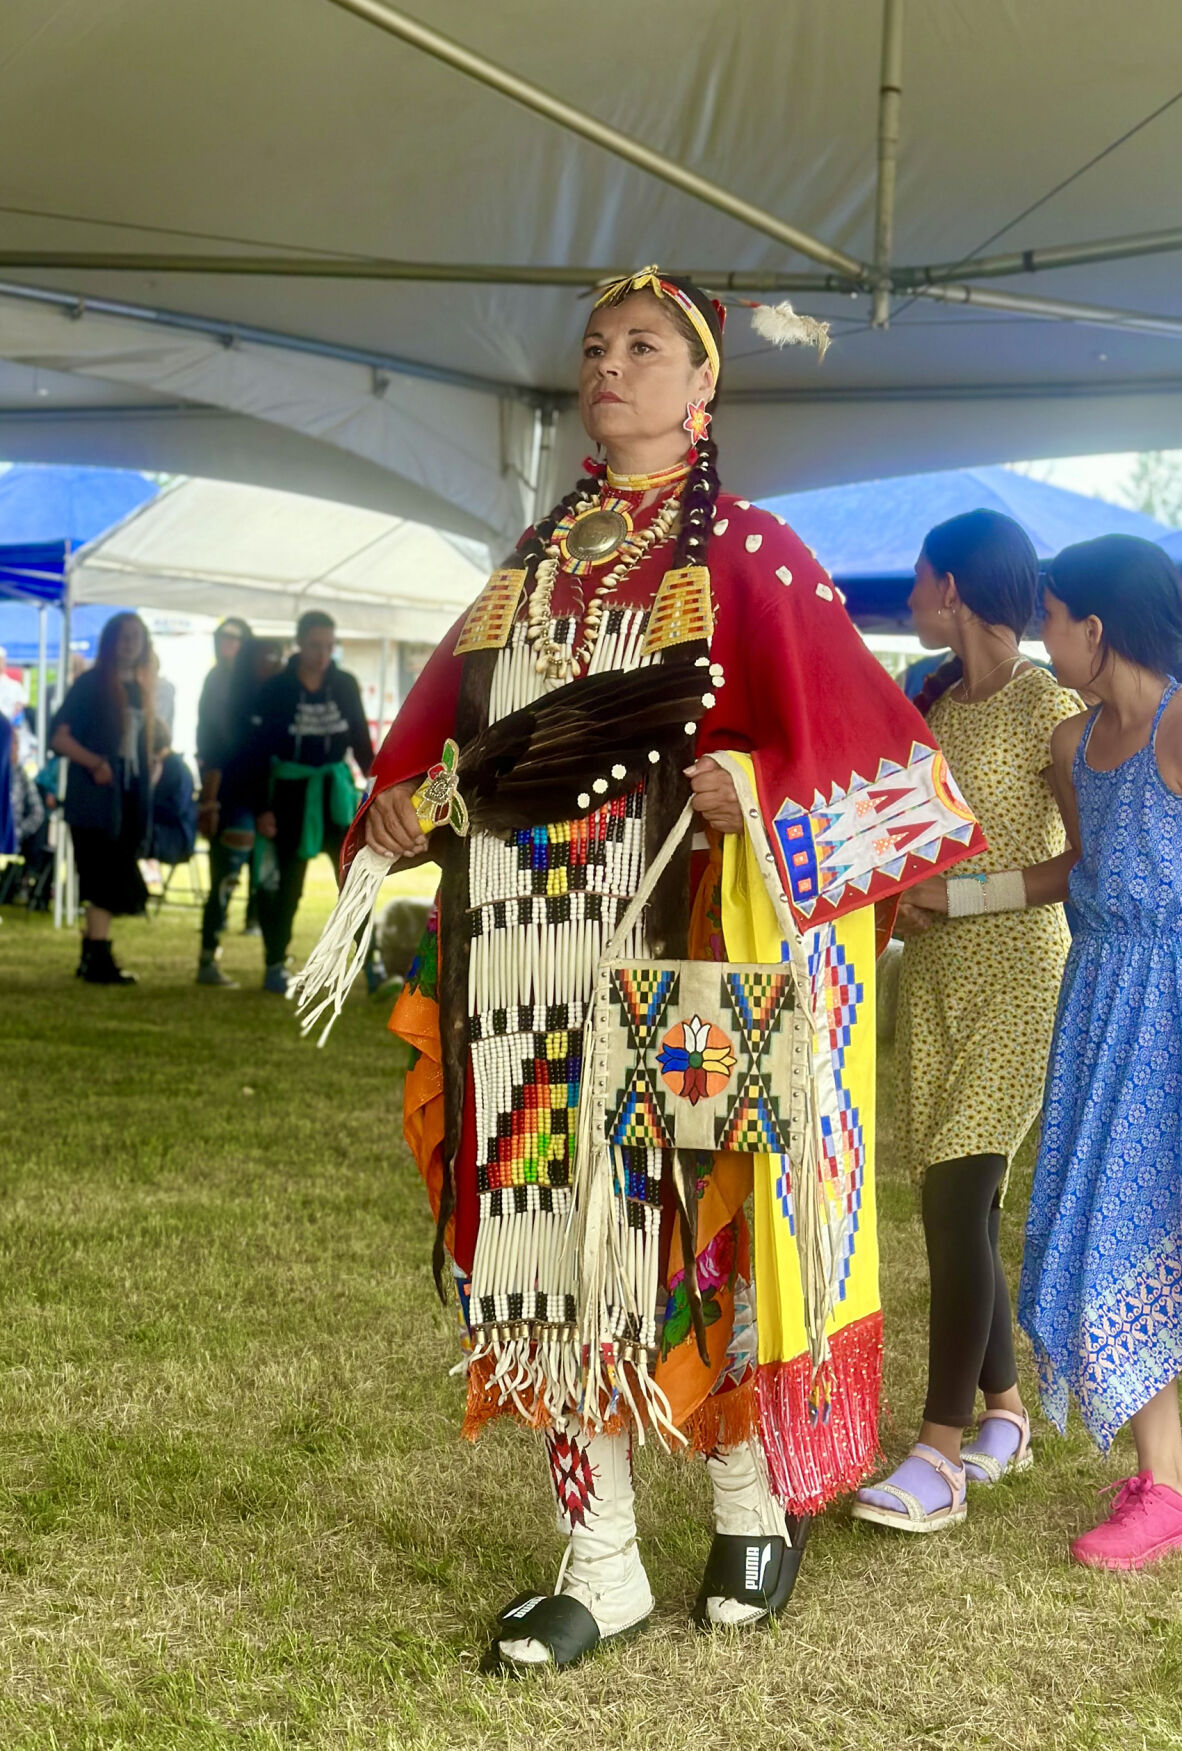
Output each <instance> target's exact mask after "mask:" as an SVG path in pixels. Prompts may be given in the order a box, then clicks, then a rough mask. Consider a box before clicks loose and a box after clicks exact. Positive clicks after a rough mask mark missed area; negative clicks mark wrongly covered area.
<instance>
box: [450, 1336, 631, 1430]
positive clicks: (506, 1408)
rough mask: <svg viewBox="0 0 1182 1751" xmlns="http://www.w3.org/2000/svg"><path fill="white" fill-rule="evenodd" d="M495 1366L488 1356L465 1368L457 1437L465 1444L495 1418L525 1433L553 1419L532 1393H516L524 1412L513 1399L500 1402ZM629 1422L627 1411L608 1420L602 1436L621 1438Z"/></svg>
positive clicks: (548, 1426) (550, 1423)
mask: <svg viewBox="0 0 1182 1751" xmlns="http://www.w3.org/2000/svg"><path fill="white" fill-rule="evenodd" d="M495 1369H496V1362H495V1361H494V1360H493V1358H492V1357H491V1356H481V1357H480V1358H479V1359H478V1360H476V1361H473V1362H470V1363H469V1364H468V1402H467V1406H466V1408H465V1411H464V1421H463V1423H462V1425H461V1427H460V1434H461V1435H462V1436H463V1437H464V1439H465V1441H475V1439H476V1437H477V1436H478V1435H479V1434H480V1432H481V1430H482V1429H486V1428H487V1427H488V1425H489V1424H490V1423H493V1422H495V1421H496V1420H497V1418H498V1417H515V1418H516V1420H517V1421H518V1422H519V1423H521V1424H523V1425H524V1427H525V1428H527V1429H549V1428H550V1427H551V1426H552V1425H553V1422H554V1418H553V1417H552V1416H551V1414H550V1412H549V1411H548V1410H547V1409H546V1407H545V1405H543V1404H539V1402H538V1399H537V1396H536V1394H535V1393H533V1392H532V1391H530V1392H524V1393H518V1395H517V1396H518V1398H520V1399H521V1401H522V1404H523V1405H524V1407H525V1409H524V1410H522V1408H521V1405H519V1404H517V1402H516V1401H515V1400H514V1399H511V1398H505V1399H502V1398H501V1396H500V1393H499V1392H498V1390H497V1388H496V1387H495V1386H494V1385H493V1374H494V1372H495ZM631 1421H632V1418H631V1415H630V1413H629V1412H628V1411H624V1412H623V1414H617V1415H616V1416H614V1417H609V1418H608V1419H607V1421H606V1422H605V1423H604V1425H603V1433H604V1434H605V1435H622V1434H623V1432H624V1430H625V1429H626V1428H627V1427H628V1425H629V1423H630V1422H631Z"/></svg>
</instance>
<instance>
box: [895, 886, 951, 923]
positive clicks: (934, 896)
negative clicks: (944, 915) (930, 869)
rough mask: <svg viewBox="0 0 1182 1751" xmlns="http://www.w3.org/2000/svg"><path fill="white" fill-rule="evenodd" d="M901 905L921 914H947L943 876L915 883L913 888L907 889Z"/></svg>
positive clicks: (946, 896) (946, 898)
mask: <svg viewBox="0 0 1182 1751" xmlns="http://www.w3.org/2000/svg"><path fill="white" fill-rule="evenodd" d="M902 903H903V905H904V906H909V907H917V908H918V909H919V910H920V911H923V912H947V910H948V883H947V881H946V880H945V878H944V877H943V876H928V877H927V878H926V879H925V880H924V881H922V882H916V884H915V886H914V887H913V888H908V890H907V892H906V893H905V894H904V896H903V902H902ZM929 922H930V920H929Z"/></svg>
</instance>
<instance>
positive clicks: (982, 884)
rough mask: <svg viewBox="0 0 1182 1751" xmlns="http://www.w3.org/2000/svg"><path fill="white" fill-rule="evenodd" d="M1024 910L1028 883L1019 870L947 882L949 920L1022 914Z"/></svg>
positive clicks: (953, 879)
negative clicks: (983, 913)
mask: <svg viewBox="0 0 1182 1751" xmlns="http://www.w3.org/2000/svg"><path fill="white" fill-rule="evenodd" d="M1025 906H1026V883H1025V881H1024V879H1023V876H1022V871H1021V870H1020V869H1003V870H999V871H998V872H997V874H996V875H971V876H950V877H949V878H948V916H949V918H975V917H978V916H979V915H980V914H981V913H982V912H1021V911H1023V910H1024V909H1025Z"/></svg>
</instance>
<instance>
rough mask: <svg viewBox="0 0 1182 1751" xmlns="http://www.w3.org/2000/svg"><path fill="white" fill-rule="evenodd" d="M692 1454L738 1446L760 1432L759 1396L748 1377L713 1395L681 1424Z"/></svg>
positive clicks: (753, 1383) (750, 1376) (754, 1385)
mask: <svg viewBox="0 0 1182 1751" xmlns="http://www.w3.org/2000/svg"><path fill="white" fill-rule="evenodd" d="M682 1433H683V1434H684V1435H685V1437H686V1439H687V1440H688V1442H689V1452H691V1453H713V1452H714V1451H715V1449H716V1448H718V1447H738V1446H739V1445H740V1444H741V1443H742V1442H744V1441H750V1440H751V1439H752V1437H753V1436H755V1435H757V1434H758V1433H759V1394H758V1389H757V1386H756V1377H755V1375H754V1374H749V1375H748V1376H747V1378H746V1380H744V1381H742V1382H741V1383H740V1384H739V1385H738V1386H733V1387H731V1388H730V1389H729V1390H728V1391H726V1392H712V1393H710V1394H709V1396H708V1397H706V1398H704V1399H703V1400H702V1402H701V1404H700V1405H699V1406H698V1408H697V1409H696V1410H694V1411H691V1412H690V1414H689V1416H688V1417H687V1418H686V1419H685V1422H684V1423H683V1424H682Z"/></svg>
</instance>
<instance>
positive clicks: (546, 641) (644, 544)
mask: <svg viewBox="0 0 1182 1751" xmlns="http://www.w3.org/2000/svg"><path fill="white" fill-rule="evenodd" d="M680 499H681V483H680V482H678V485H677V488H676V490H675V491H674V492H672V493H671V494H670V495H669V497H668V498H667V499H666V500H665V502H664V504H663V505H662V506H661V508H660V510H659V511H658V512H657V514H656V516H655V517H654V518H653V520H652V522H651V523H650V524H649V526H648V528H647V529H642V530H640V531H639V533H637V532H636V531H635V530H634V529H633V528H632V527H631V521H630V519H629V522H628V526H627V529H626V531H625V532H624V533H623V535H622V537H621V538H619V539H614V540H612V541H611V543H610V545H607V547H606V551H605V552H603V553H602V556H595V557H593V556H592V555H591V554H590V553H584V552H583V551H582V548H583V543H582V541H581V540H580V539H579V535H581V533H582V530H586V529H587V525H588V524H589V523H592V521H593V519H595V518H596V517H599V516H605V517H606V516H609V515H614V513H613V512H610V511H604V510H603V509H602V505H601V501H600V500H597V499H594V498H583V499H580V500H579V502H578V503H577V504H576V505H575V507H574V509H573V510H572V511H569V512H568V513H567V515H566V517H565V518H564V519H563V521H562V523H560V524H559V525H558V527H557V528H556V529H555V531H554V533H553V535H552V536H551V538H550V542H549V545H548V546H547V548H546V554H545V558H544V559H543V560H542V562H541V564H540V565H539V566H538V570H537V576H536V578H535V580H534V587H533V590H532V591H531V593H530V598H529V609H528V621H527V626H526V634H525V636H526V638H527V639H528V640H529V642H530V644H532V645H533V647H534V650H535V652H536V661H535V663H534V668H535V669H536V670H537V672H538V674H539V675H544V676H545V677H546V679H547V680H548V681H572V680H574V679H575V677H576V676H578V675H581V674H582V673H583V671H584V669H585V668H586V667H587V665H588V664H589V663H590V661H591V657H592V655H593V653H594V650H595V646H596V645H597V644H598V642H599V635H600V632H601V631H602V630H603V618H604V613H605V609H606V605H607V603H608V601H609V599H610V598H611V597H612V596H613V595H614V594H615V592H616V590H617V589H618V588H619V586H620V584H621V583H622V582H623V580H624V579H625V578H626V577H627V576H628V574H629V572H631V571H632V570H633V569H634V568H635V567H636V566H638V565H639V564H640V562H641V560H642V559H643V558H644V557H645V555H646V554H648V553H651V552H652V550H653V548H655V547H659V546H660V545H661V543H662V542H663V541H667V540H668V539H669V537H670V536H671V535H672V533H673V531H674V530H675V528H676V527H677V521H678V517H679V515H680ZM620 521H621V522H623V521H624V518H623V516H621V517H620ZM580 524H581V525H582V530H579V525H580ZM567 525H569V528H568V527H567ZM576 530H579V535H575V531H576ZM590 533H592V534H594V530H592V531H590ZM613 533H614V529H613ZM572 536H574V539H573V540H572ZM597 546H598V544H597ZM616 553H618V554H619V556H620V557H619V560H618V562H617V563H616V564H615V565H614V566H613V567H612V569H611V571H609V572H608V573H607V574H606V576H605V577H604V578H603V580H602V581H601V582H600V583H599V584H597V585H596V587H595V590H594V591H593V592H592V595H591V598H590V600H589V601H588V600H586V598H585V597H584V595H583V591H582V587H581V586H580V585H579V584H578V582H577V581H575V582H574V590H575V594H576V596H577V597H578V609H577V612H576V613H575V615H574V622H575V623H577V622H578V621H579V620H580V619H582V621H583V639H582V643H581V644H580V645H579V646H578V647H577V649H576V648H575V647H574V645H573V636H574V635H573V630H572V635H571V636H572V644H570V645H567V644H565V643H563V644H559V642H558V640H557V639H556V638H555V637H554V635H553V633H552V631H551V618H550V605H551V603H552V601H553V599H554V586H555V584H556V583H557V581H558V574H559V572H560V571H561V569H562V562H563V560H564V558H565V559H567V560H568V561H569V560H571V559H574V560H575V561H576V564H575V565H573V566H571V568H570V569H571V572H572V581H574V580H577V578H578V577H580V576H582V575H584V574H585V573H586V572H587V571H589V570H591V569H592V568H593V567H594V566H596V565H602V564H604V563H605V561H606V560H608V559H610V558H612V557H613V555H614V554H616Z"/></svg>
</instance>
